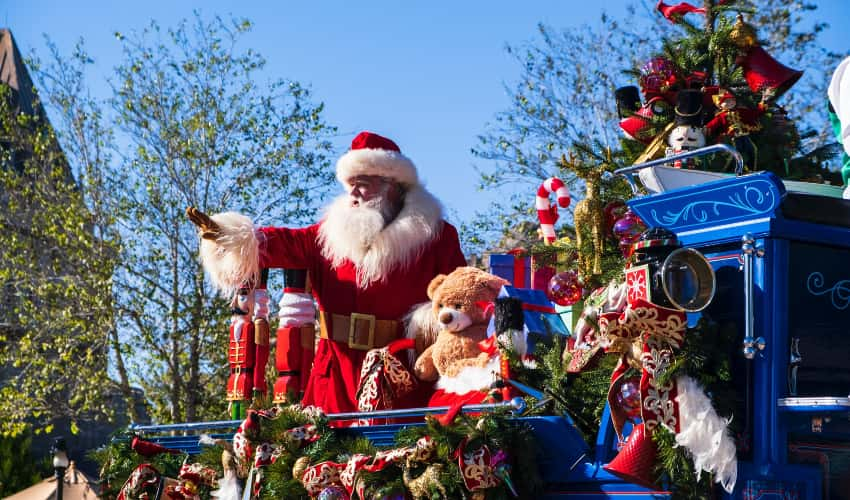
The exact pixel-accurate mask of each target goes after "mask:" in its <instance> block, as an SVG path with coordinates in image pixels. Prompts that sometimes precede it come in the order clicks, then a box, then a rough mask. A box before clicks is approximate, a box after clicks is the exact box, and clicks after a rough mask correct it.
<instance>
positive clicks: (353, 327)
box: [348, 313, 375, 351]
mask: <svg viewBox="0 0 850 500" xmlns="http://www.w3.org/2000/svg"><path fill="white" fill-rule="evenodd" d="M361 320H362V321H368V322H369V340H368V343H367V344H358V343H357V337H356V333H357V322H358V321H361ZM374 346H375V316H374V315H372V314H360V313H351V324H350V325H349V327H348V347H350V348H352V349H357V350H359V351H368V350H369V349H371V348H372V347H374Z"/></svg>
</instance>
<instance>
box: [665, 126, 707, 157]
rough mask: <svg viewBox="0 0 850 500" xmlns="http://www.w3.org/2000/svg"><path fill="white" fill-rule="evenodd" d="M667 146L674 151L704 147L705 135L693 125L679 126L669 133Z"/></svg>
mask: <svg viewBox="0 0 850 500" xmlns="http://www.w3.org/2000/svg"><path fill="white" fill-rule="evenodd" d="M667 144H668V145H669V146H670V147H671V148H673V149H674V150H675V151H688V150H691V149H696V148H701V147H703V146H705V133H704V132H703V130H702V128H700V127H696V126H694V125H679V126H678V127H675V128H674V129H673V130H671V131H670V136H669V137H667Z"/></svg>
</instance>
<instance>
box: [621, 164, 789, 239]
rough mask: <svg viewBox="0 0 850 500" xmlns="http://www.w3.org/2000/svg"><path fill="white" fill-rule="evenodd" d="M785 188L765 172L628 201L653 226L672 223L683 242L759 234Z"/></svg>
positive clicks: (770, 216)
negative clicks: (750, 233)
mask: <svg viewBox="0 0 850 500" xmlns="http://www.w3.org/2000/svg"><path fill="white" fill-rule="evenodd" d="M784 193H785V186H784V185H783V184H782V183H781V181H779V179H778V178H777V177H776V176H775V175H773V174H770V173H766V172H765V173H759V174H753V175H748V176H746V177H740V178H734V177H733V178H729V179H724V180H720V181H716V182H711V183H708V184H702V185H699V186H693V187H689V188H684V189H676V190H673V191H668V192H666V193H662V194H658V195H654V196H647V197H643V198H637V199H634V200H631V201H629V202H628V205H629V206H630V207H631V209H632V210H633V211H634V212H635V213H637V214H638V215H639V216H640V218H641V219H643V221H644V222H645V223H646V224H647V225H648V226H650V227H665V228H668V229H670V230H671V231H673V232H675V233H676V234H677V235H678V236H679V238H680V239H681V240H682V241H683V242H686V243H694V244H696V243H700V242H706V241H714V242H723V241H733V240H734V239H740V237H741V234H743V233H744V232H746V231H750V232H753V233H754V234H755V235H757V236H758V235H759V234H765V233H766V232H767V231H769V228H770V219H771V218H772V217H773V216H774V212H775V210H776V209H777V208H778V207H779V204H780V202H781V201H782V196H783V195H784ZM744 228H746V229H744Z"/></svg>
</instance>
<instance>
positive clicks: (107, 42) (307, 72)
mask: <svg viewBox="0 0 850 500" xmlns="http://www.w3.org/2000/svg"><path fill="white" fill-rule="evenodd" d="M643 1H645V2H646V3H647V4H650V5H651V4H654V3H655V0H643ZM814 2H815V3H817V4H818V5H819V7H820V8H819V11H818V12H819V14H818V18H820V19H824V20H827V21H828V22H830V24H831V28H830V29H829V30H828V31H827V32H826V33H825V36H824V42H825V44H826V45H827V46H828V47H829V48H831V49H833V50H836V51H839V52H842V53H850V30H848V29H847V23H848V22H850V1H848V0H828V1H817V0H814ZM668 3H673V2H672V1H670V0H668ZM691 3H699V2H695V1H692V2H691ZM625 5H626V2H625V1H624V0H595V1H592V2H587V1H580V0H560V1H557V0H549V1H542V0H526V1H524V2H517V1H516V0H513V1H501V0H499V1H496V0H491V1H468V2H465V1H455V2H435V1H431V2H416V3H414V2H397V1H396V2H390V1H380V2H342V1H334V2H318V1H316V2H309V1H300V2H291V1H290V2H286V1H276V2H273V1H253V0H252V1H242V2H225V1H221V0H208V1H204V2H201V1H179V0H171V1H163V0H146V1H143V2H128V1H122V0H111V1H107V0H92V1H85V0H83V1H76V2H68V1H56V0H54V1H48V0H0V23H2V25H5V26H6V27H9V28H11V30H12V32H13V34H14V36H15V38H16V40H17V43H18V45H19V47H20V48H21V51H22V52H23V53H25V54H27V53H29V52H30V51H31V50H33V49H35V50H36V51H37V52H39V53H41V54H45V52H44V41H43V37H42V34H43V33H47V34H49V35H50V37H51V38H52V39H53V40H54V41H55V42H56V43H57V45H58V46H59V48H60V50H61V51H63V53H67V52H70V50H71V48H72V47H73V44H74V42H75V41H76V40H77V39H78V38H79V37H83V38H84V39H85V41H86V47H87V50H88V52H89V54H90V55H91V56H92V57H93V58H94V59H95V61H96V72H97V73H96V74H95V75H93V76H94V77H95V78H96V79H100V80H102V79H103V77H105V76H106V75H108V74H109V73H110V69H111V68H112V67H113V66H114V65H115V64H116V63H117V62H118V60H119V57H120V48H119V42H118V41H117V40H115V38H114V37H113V32H114V31H124V32H128V31H131V30H133V29H141V28H142V27H144V26H145V25H146V24H147V22H148V21H150V20H151V19H155V20H157V21H158V22H159V23H160V25H162V26H171V25H174V24H176V22H177V21H178V20H180V19H181V18H184V17H191V16H192V11H193V10H194V9H201V12H202V13H203V14H204V15H212V14H222V15H227V14H234V15H236V16H240V17H247V18H248V19H250V20H251V21H253V22H254V30H253V31H252V33H251V34H250V35H249V36H248V37H247V38H246V39H245V44H246V46H251V47H253V48H254V49H256V50H258V51H259V52H260V53H262V54H263V55H264V56H265V57H266V58H267V60H268V66H267V74H268V77H269V78H276V77H286V78H292V79H296V80H299V81H301V82H302V83H308V84H310V85H311V87H312V89H313V92H314V97H315V99H316V100H321V101H323V102H324V103H325V105H326V110H327V113H326V115H325V117H326V119H327V121H328V122H329V123H331V124H333V125H336V126H338V127H339V131H340V137H339V138H338V139H337V140H336V141H335V143H336V144H337V146H338V148H339V151H342V150H343V149H344V148H345V147H346V144H347V142H348V141H350V139H351V138H352V137H353V136H354V135H355V134H356V133H357V132H358V131H360V130H364V129H368V130H373V131H375V132H379V133H382V134H384V135H387V136H389V137H391V138H392V139H394V140H395V141H396V142H397V143H398V144H399V145H400V146H401V148H402V151H404V152H405V153H406V154H408V155H409V156H410V157H411V158H412V159H413V160H414V162H416V163H417V165H418V167H419V170H420V172H421V175H422V177H424V179H425V180H426V182H427V185H428V186H429V188H430V189H431V190H432V191H433V192H434V193H435V194H437V196H438V197H439V198H440V199H441V200H442V201H443V203H444V204H445V205H446V207H447V208H449V209H450V210H454V211H456V212H457V214H459V215H460V217H462V218H467V217H470V216H471V215H472V213H473V212H474V211H475V210H481V209H484V208H486V206H487V204H488V203H489V202H490V201H491V198H490V197H488V196H487V195H486V194H485V193H480V192H477V191H476V190H475V184H476V180H477V175H476V173H475V171H474V169H473V165H474V164H475V163H476V159H475V158H473V156H472V155H471V153H470V148H472V147H473V146H474V145H475V143H476V135H477V134H479V133H481V132H482V131H483V130H484V128H485V123H486V122H488V121H491V120H492V118H493V116H494V114H495V113H497V112H499V111H501V110H504V109H506V108H507V107H508V105H509V102H508V99H507V96H506V94H505V91H504V88H503V85H504V84H505V83H508V84H510V83H511V82H513V81H515V80H516V78H517V77H518V75H519V71H520V68H519V67H518V65H517V63H516V62H515V61H514V60H513V59H511V58H510V57H509V56H508V55H507V54H506V53H505V50H504V47H505V44H506V43H511V44H516V43H520V42H523V41H527V40H533V39H535V37H536V25H537V23H539V22H543V23H545V24H549V25H551V26H554V27H558V28H560V27H568V26H575V25H579V24H583V23H594V22H596V21H597V20H598V18H599V16H600V14H601V13H602V12H603V10H605V11H607V12H609V13H611V14H613V15H615V16H619V15H620V14H622V13H623V12H624V6H625ZM842 21H843V22H842ZM789 64H790V63H789ZM95 88H96V89H98V88H100V89H101V90H102V91H104V92H105V91H106V87H105V85H101V86H100V87H95ZM532 196H533V195H532V194H531V193H529V199H530V200H531V197H532ZM529 202H531V201H529ZM455 222H457V221H455Z"/></svg>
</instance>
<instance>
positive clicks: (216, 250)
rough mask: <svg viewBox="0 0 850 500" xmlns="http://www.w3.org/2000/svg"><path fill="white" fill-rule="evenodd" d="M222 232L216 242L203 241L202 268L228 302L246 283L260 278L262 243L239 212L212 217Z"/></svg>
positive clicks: (249, 223) (246, 218) (250, 223)
mask: <svg viewBox="0 0 850 500" xmlns="http://www.w3.org/2000/svg"><path fill="white" fill-rule="evenodd" d="M210 218H211V219H212V220H213V221H214V222H215V223H216V224H218V226H219V228H220V230H221V232H220V234H219V236H218V238H216V239H215V241H213V240H207V239H201V264H203V266H204V269H205V270H206V271H207V273H209V275H210V279H211V280H212V283H213V285H214V286H215V288H216V289H217V290H219V291H220V292H221V294H222V295H223V296H224V297H226V298H229V297H231V296H233V294H234V293H235V292H236V290H238V289H239V287H240V286H242V285H243V284H245V283H246V282H252V281H253V282H256V280H257V279H258V278H259V276H260V262H259V258H260V257H259V256H260V242H259V239H258V238H257V235H256V232H255V229H254V223H253V222H252V221H251V219H249V218H248V217H246V216H244V215H240V214H237V213H236V212H224V213H221V214H216V215H213V216H212V217H210Z"/></svg>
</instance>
